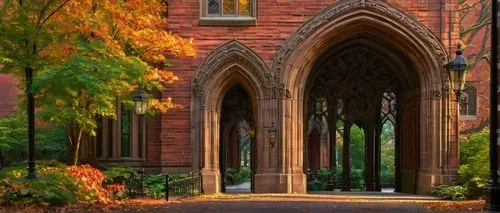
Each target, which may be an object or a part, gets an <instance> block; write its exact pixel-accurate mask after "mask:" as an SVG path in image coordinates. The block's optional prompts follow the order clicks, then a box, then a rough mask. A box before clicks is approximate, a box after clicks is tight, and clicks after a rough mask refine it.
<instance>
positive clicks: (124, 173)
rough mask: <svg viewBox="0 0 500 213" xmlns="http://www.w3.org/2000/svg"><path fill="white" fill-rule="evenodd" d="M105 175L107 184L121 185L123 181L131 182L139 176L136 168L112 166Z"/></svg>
mask: <svg viewBox="0 0 500 213" xmlns="http://www.w3.org/2000/svg"><path fill="white" fill-rule="evenodd" d="M103 173H104V177H105V179H104V181H105V182H106V183H112V182H114V183H117V182H120V183H121V181H124V180H129V179H130V178H132V177H137V176H138V175H139V173H137V171H136V170H135V169H134V168H132V167H126V166H112V167H109V168H106V170H105V171H104V172H103Z"/></svg>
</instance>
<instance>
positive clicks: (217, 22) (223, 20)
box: [199, 16, 257, 26]
mask: <svg viewBox="0 0 500 213" xmlns="http://www.w3.org/2000/svg"><path fill="white" fill-rule="evenodd" d="M199 24H200V26H255V25H257V19H256V18H255V17H220V16H217V17H200V20H199Z"/></svg>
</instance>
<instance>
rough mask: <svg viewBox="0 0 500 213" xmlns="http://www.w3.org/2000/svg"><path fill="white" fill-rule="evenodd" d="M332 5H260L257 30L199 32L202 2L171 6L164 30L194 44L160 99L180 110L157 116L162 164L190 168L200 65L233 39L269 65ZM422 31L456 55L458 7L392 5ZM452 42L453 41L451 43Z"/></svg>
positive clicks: (264, 0)
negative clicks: (171, 101)
mask: <svg viewBox="0 0 500 213" xmlns="http://www.w3.org/2000/svg"><path fill="white" fill-rule="evenodd" d="M334 2H335V1H334V0H259V1H258V4H257V26H246V27H221V26H217V27H216V26H199V24H198V21H199V14H200V12H199V5H200V0H176V1H169V10H168V14H169V15H168V20H169V24H168V27H167V28H168V30H170V31H172V32H174V33H177V34H179V35H182V36H184V37H192V38H194V40H195V44H196V48H197V55H196V57H195V58H180V59H173V60H171V62H172V63H173V64H174V66H173V67H172V68H171V70H172V71H174V72H175V73H176V74H177V75H179V77H180V78H181V80H180V81H178V82H176V83H175V85H174V87H173V88H168V89H166V90H165V91H164V93H163V95H164V97H166V96H172V97H174V100H175V101H176V102H177V103H179V104H182V105H184V109H182V110H177V111H173V112H169V113H167V114H163V115H162V116H161V123H160V124H159V125H161V129H162V132H161V136H160V137H161V143H162V149H161V158H162V161H163V162H164V163H165V164H166V165H169V166H188V165H190V163H191V161H192V155H193V153H192V151H191V149H192V145H191V139H190V134H191V123H190V119H191V118H190V103H191V88H190V84H191V80H192V78H193V74H194V71H195V70H196V68H197V66H198V64H199V63H200V62H201V60H202V59H203V58H204V57H206V56H207V55H208V54H209V53H210V52H211V51H212V50H214V49H215V48H216V47H217V46H219V45H221V44H223V43H225V42H228V41H229V40H232V39H236V40H238V41H240V42H241V43H243V44H245V45H246V46H248V47H249V48H251V49H252V50H253V51H255V52H256V53H257V54H258V55H259V56H260V57H261V58H262V59H263V60H264V61H265V62H266V63H267V64H268V66H270V65H271V63H272V60H273V57H274V56H275V54H276V52H277V51H278V50H279V48H280V47H281V45H282V44H283V43H284V41H285V40H286V39H287V38H288V37H289V36H290V35H291V34H292V33H293V32H294V31H296V30H297V29H298V27H299V26H300V25H301V24H302V23H303V22H305V21H306V20H308V19H309V18H310V17H311V16H313V15H314V14H316V13H317V12H318V11H319V10H321V9H322V8H325V7H327V6H328V5H330V4H332V3H334ZM388 2H390V3H392V4H393V5H396V6H397V7H399V8H401V9H403V10H405V11H407V12H408V13H409V14H411V15H413V16H415V17H416V18H417V19H418V20H419V21H420V22H422V23H423V24H424V25H426V26H427V27H428V28H429V29H430V30H431V31H432V32H433V33H434V34H435V35H436V36H437V37H438V38H440V39H441V41H443V44H444V46H445V47H446V48H447V49H448V48H449V47H450V44H451V46H452V47H453V48H452V49H450V51H454V46H455V44H456V42H457V38H458V16H457V13H456V8H457V3H456V1H453V0H390V1H388ZM450 39H451V40H450Z"/></svg>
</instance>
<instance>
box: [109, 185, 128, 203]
mask: <svg viewBox="0 0 500 213" xmlns="http://www.w3.org/2000/svg"><path fill="white" fill-rule="evenodd" d="M104 189H105V190H106V191H107V192H108V193H109V198H111V199H113V200H122V199H125V198H126V197H127V193H126V190H125V186H124V185H122V184H109V185H106V186H105V187H104Z"/></svg>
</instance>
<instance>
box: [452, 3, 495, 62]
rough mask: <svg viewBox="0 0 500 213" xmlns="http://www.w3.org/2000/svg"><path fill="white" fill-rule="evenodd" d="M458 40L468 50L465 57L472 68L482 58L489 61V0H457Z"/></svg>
mask: <svg viewBox="0 0 500 213" xmlns="http://www.w3.org/2000/svg"><path fill="white" fill-rule="evenodd" d="M458 3H459V11H458V12H459V18H460V40H461V41H462V42H463V43H464V44H465V49H466V51H468V54H467V59H468V60H469V63H470V65H471V69H474V67H476V65H477V64H478V63H480V62H481V61H483V60H486V61H487V62H489V58H490V54H491V48H490V45H489V39H490V37H491V1H489V0H459V1H458Z"/></svg>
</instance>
